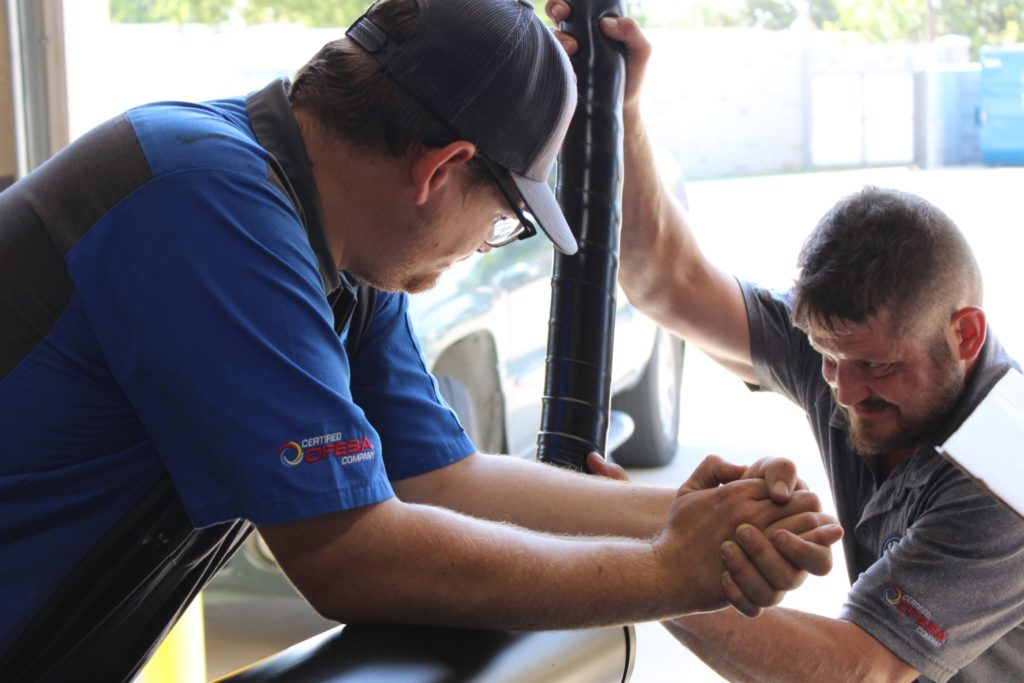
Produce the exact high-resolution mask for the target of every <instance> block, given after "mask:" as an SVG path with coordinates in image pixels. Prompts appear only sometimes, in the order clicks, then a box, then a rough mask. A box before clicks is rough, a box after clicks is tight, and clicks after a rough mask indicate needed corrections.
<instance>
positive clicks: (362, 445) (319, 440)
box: [278, 432, 376, 467]
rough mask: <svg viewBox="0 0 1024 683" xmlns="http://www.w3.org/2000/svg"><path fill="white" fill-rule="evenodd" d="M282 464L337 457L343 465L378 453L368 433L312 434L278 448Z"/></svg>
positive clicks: (294, 465)
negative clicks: (349, 437) (351, 437)
mask: <svg viewBox="0 0 1024 683" xmlns="http://www.w3.org/2000/svg"><path fill="white" fill-rule="evenodd" d="M278 455H279V456H280V458H281V464H282V465H286V466H288V467H298V466H299V465H301V464H302V463H304V462H307V463H313V462H320V461H322V460H329V459H331V458H337V459H338V460H340V462H341V464H342V465H354V464H355V463H359V462H364V461H366V460H372V459H373V458H374V456H375V455H376V452H375V451H374V448H373V442H371V441H370V438H369V437H368V436H366V435H363V436H361V437H357V438H354V439H346V438H344V437H343V436H342V434H341V432H335V433H333V434H324V435H322V436H312V437H309V438H308V439H302V440H301V441H288V442H286V443H283V444H281V447H280V448H279V449H278Z"/></svg>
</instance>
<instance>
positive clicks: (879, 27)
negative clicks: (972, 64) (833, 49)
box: [823, 0, 1024, 50]
mask: <svg viewBox="0 0 1024 683" xmlns="http://www.w3.org/2000/svg"><path fill="white" fill-rule="evenodd" d="M835 4H836V8H837V14H838V19H837V20H835V21H826V22H824V26H823V28H830V29H834V30H842V31H854V32H856V33H859V34H861V35H863V36H865V37H867V38H868V39H870V40H875V41H879V42H893V41H902V42H908V41H909V42H923V41H926V40H927V39H928V37H929V31H928V14H929V12H928V0H871V1H870V2H865V0H835ZM932 4H933V10H932V11H933V14H934V25H935V33H936V35H940V36H941V35H948V34H956V35H962V36H967V37H968V38H970V39H971V44H972V45H973V46H974V49H975V50H977V48H979V47H980V46H982V45H998V44H1006V43H1016V42H1020V41H1021V40H1022V39H1024V34H1022V31H1021V26H1022V23H1024V22H1022V15H1024V0H932Z"/></svg>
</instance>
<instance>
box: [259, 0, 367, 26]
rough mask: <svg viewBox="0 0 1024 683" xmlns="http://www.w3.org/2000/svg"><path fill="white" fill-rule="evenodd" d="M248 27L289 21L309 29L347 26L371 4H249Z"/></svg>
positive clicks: (361, 0)
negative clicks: (249, 25) (256, 24)
mask: <svg viewBox="0 0 1024 683" xmlns="http://www.w3.org/2000/svg"><path fill="white" fill-rule="evenodd" d="M241 4H242V5H244V7H243V9H242V16H243V17H244V18H245V20H246V23H250V24H253V23H264V22H276V21H287V22H296V23H300V24H304V25H305V26H310V27H335V26H348V25H349V24H351V23H352V22H353V21H355V20H356V19H358V18H359V16H360V15H362V13H363V12H364V11H366V8H367V7H368V6H369V4H370V3H369V2H368V0H247V1H245V2H242V3H241Z"/></svg>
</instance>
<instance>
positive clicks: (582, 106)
mask: <svg viewBox="0 0 1024 683" xmlns="http://www.w3.org/2000/svg"><path fill="white" fill-rule="evenodd" d="M570 4H571V5H572V17H571V20H570V21H567V22H563V24H562V26H561V29H562V30H563V31H565V32H566V33H568V34H570V35H572V36H573V37H574V38H576V40H577V41H578V43H579V50H578V51H577V53H576V55H575V56H574V57H573V58H572V63H573V70H574V71H575V73H576V81H577V88H578V92H579V99H578V103H577V105H576V113H575V115H574V116H573V119H572V124H571V125H570V126H569V131H568V133H567V135H566V139H565V143H564V144H563V146H562V151H561V153H560V155H559V157H558V168H559V173H558V201H559V203H560V204H561V206H562V211H563V212H564V213H565V217H566V220H567V221H568V222H569V227H570V228H572V231H573V234H574V235H576V240H577V242H579V245H580V250H579V252H578V253H577V254H575V255H573V256H565V255H564V254H561V253H558V252H556V254H555V264H554V273H553V275H552V278H551V290H552V291H551V318H550V328H549V332H548V356H547V376H546V379H545V382H544V399H543V413H542V415H541V427H540V434H539V435H538V437H537V443H538V449H537V457H538V458H539V459H540V460H542V461H544V462H549V463H552V464H556V465H561V466H563V467H570V468H573V469H576V470H584V469H585V465H586V457H587V453H588V452H590V451H598V452H600V453H604V448H605V440H606V438H607V436H608V424H609V416H610V412H611V407H610V406H611V363H612V342H613V339H614V331H615V308H616V306H615V282H616V277H617V276H618V268H619V227H620V223H621V219H622V210H621V207H622V92H623V86H624V84H625V60H624V59H623V56H622V54H621V52H620V46H618V45H617V44H615V43H614V42H612V41H611V40H609V39H608V38H607V37H605V35H604V34H603V33H601V29H600V27H599V26H598V20H599V19H600V18H601V17H603V16H606V15H619V16H621V15H622V14H623V13H624V12H623V6H622V2H621V1H619V0H575V1H573V2H571V3H570Z"/></svg>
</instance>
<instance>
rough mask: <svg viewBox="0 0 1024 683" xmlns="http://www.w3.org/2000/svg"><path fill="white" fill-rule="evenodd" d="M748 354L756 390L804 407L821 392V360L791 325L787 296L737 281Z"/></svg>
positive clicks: (797, 329)
mask: <svg viewBox="0 0 1024 683" xmlns="http://www.w3.org/2000/svg"><path fill="white" fill-rule="evenodd" d="M739 284H740V289H741V290H742V292H743V299H744V303H745V304H746V307H747V321H748V324H749V326H750V353H751V358H752V360H753V363H754V372H755V374H756V375H757V380H758V384H759V385H760V388H763V389H767V390H769V391H775V392H778V393H780V394H782V395H783V396H786V397H787V398H789V399H790V400H791V401H793V402H795V403H797V404H798V405H800V406H803V407H805V408H806V407H808V406H810V405H812V404H813V403H814V401H815V400H817V398H818V395H819V394H820V392H821V387H822V382H821V356H820V355H818V353H817V352H816V351H815V350H814V349H813V348H811V345H810V344H809V343H808V341H807V335H806V334H805V333H804V332H803V331H802V330H800V329H799V328H797V327H795V326H794V325H793V319H792V317H791V315H790V296H789V293H788V292H776V291H773V290H769V289H765V288H763V287H760V286H758V285H754V284H751V283H749V282H744V281H742V280H741V281H740V282H739Z"/></svg>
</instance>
